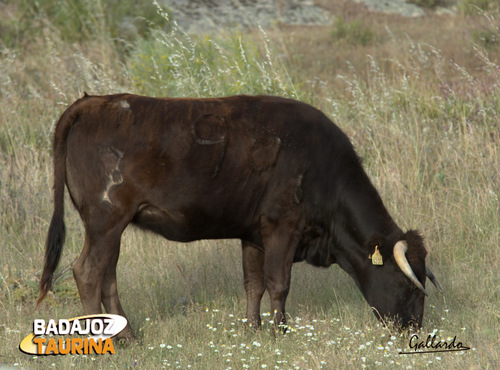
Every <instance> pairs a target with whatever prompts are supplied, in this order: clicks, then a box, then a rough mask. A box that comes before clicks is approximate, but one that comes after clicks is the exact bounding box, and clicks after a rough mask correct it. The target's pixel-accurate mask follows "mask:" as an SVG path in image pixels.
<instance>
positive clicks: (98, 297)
mask: <svg viewBox="0 0 500 370" xmlns="http://www.w3.org/2000/svg"><path fill="white" fill-rule="evenodd" d="M103 214H105V213H101V216H102V215H103ZM103 220H104V221H103ZM111 220H115V221H114V222H112V221H111ZM99 221H100V224H98V225H97V223H96V225H93V224H92V223H86V225H85V246H84V248H83V251H82V253H81V255H80V257H79V258H78V260H77V261H76V263H75V266H74V268H73V276H74V277H75V280H76V284H77V287H78V291H79V293H80V300H81V302H82V305H83V310H84V313H85V314H87V315H89V314H96V313H101V312H102V307H101V304H104V307H105V309H106V312H108V313H113V314H119V315H122V316H125V314H124V312H123V309H122V307H121V304H120V301H119V298H118V294H117V287H116V264H117V262H118V255H119V252H120V238H121V234H122V232H123V230H124V228H125V226H126V225H127V224H128V221H126V220H125V219H124V218H123V216H121V217H120V216H118V215H116V214H115V215H107V216H106V218H104V219H103V218H102V217H101V218H100V220H99ZM118 336H119V337H120V338H126V337H129V338H130V337H131V338H133V337H134V334H133V333H132V330H131V328H130V325H128V324H127V327H126V328H125V329H124V330H123V331H122V332H121V333H120V334H119V335H118Z"/></svg>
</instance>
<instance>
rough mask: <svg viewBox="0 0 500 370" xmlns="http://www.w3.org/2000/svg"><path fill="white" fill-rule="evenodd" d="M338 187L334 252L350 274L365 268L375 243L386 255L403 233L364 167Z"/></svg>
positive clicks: (354, 172) (351, 173)
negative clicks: (340, 187)
mask: <svg viewBox="0 0 500 370" xmlns="http://www.w3.org/2000/svg"><path fill="white" fill-rule="evenodd" d="M349 172H350V177H345V180H344V183H343V184H342V185H343V187H342V189H339V190H340V191H339V196H338V198H337V205H336V208H337V210H336V211H335V216H336V217H334V226H333V228H334V230H333V233H334V239H335V243H334V245H333V246H332V247H333V248H334V250H332V254H333V255H334V256H335V259H336V262H337V263H338V264H339V265H340V266H341V267H342V268H343V269H344V270H346V271H347V272H348V273H350V274H351V275H352V274H353V273H354V271H357V273H356V275H358V273H359V270H360V269H363V267H362V266H364V265H365V264H366V262H367V261H368V255H369V254H370V253H373V250H372V248H373V246H374V245H375V243H376V244H378V245H380V246H381V248H382V253H385V254H386V255H387V254H389V253H391V252H392V247H393V246H394V244H395V243H396V241H397V240H398V238H399V237H400V236H401V235H402V231H401V229H400V228H399V227H398V226H397V225H396V223H395V222H394V220H393V219H392V217H391V215H390V214H389V212H388V211H387V209H386V207H385V206H384V204H383V202H382V199H381V197H380V196H379V194H378V192H377V190H376V189H375V187H374V186H373V184H372V183H371V181H370V180H369V178H368V176H367V175H366V173H365V172H364V171H363V170H362V169H361V168H357V169H353V170H352V171H349Z"/></svg>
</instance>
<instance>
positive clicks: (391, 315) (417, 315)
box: [358, 231, 442, 328]
mask: <svg viewBox="0 0 500 370" xmlns="http://www.w3.org/2000/svg"><path fill="white" fill-rule="evenodd" d="M378 248H379V247H378V246H376V247H375V250H374V251H373V252H374V253H373V255H370V258H371V259H372V262H370V261H369V260H368V259H367V265H365V267H366V268H365V270H364V272H365V274H364V276H363V278H361V279H359V281H358V285H359V286H360V288H361V291H362V292H363V295H364V296H365V298H366V300H367V301H368V303H369V304H370V306H371V307H372V309H373V311H374V313H375V315H376V316H377V318H378V319H379V320H382V321H385V320H387V319H388V320H391V321H393V322H394V323H396V324H397V325H399V326H401V327H403V328H407V327H410V326H415V327H420V326H421V325H422V318H423V313H424V299H425V296H426V295H427V292H426V290H425V280H426V276H427V277H429V279H430V280H431V282H432V283H433V284H434V285H435V286H436V288H437V289H438V290H439V291H440V292H441V293H442V289H441V286H440V285H439V283H438V282H437V280H436V278H435V277H434V275H433V274H432V272H431V271H430V269H429V268H428V267H427V266H426V264H425V256H426V254H427V252H426V250H425V248H424V246H423V241H422V238H421V237H420V236H419V235H418V233H417V232H415V231H409V232H408V233H406V234H405V235H404V236H403V237H402V238H401V240H399V241H398V242H396V243H395V244H394V246H393V247H392V251H391V250H387V246H385V248H384V246H382V247H381V248H380V249H381V252H382V254H379V251H378Z"/></svg>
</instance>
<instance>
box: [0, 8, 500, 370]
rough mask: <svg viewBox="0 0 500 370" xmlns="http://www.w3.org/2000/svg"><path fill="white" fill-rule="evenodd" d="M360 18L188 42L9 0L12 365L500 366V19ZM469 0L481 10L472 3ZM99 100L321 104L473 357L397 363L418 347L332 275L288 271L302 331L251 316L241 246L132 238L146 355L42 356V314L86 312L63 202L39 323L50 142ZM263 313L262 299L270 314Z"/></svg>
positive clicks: (173, 33) (438, 312) (0, 278)
mask: <svg viewBox="0 0 500 370" xmlns="http://www.w3.org/2000/svg"><path fill="white" fill-rule="evenodd" d="M413 2H414V3H419V4H421V5H423V6H425V7H426V11H427V15H426V16H425V17H420V18H403V17H400V16H397V15H383V14H374V13H368V12H367V11H366V10H364V8H363V7H361V6H360V5H356V4H354V3H352V2H349V1H341V0H331V1H330V0H318V1H316V3H317V4H318V5H321V6H323V7H324V8H326V9H328V10H330V11H332V14H335V16H336V17H335V19H334V21H333V22H332V24H331V25H328V26H287V25H280V24H275V25H273V26H272V27H270V28H266V29H265V30H264V29H259V28H255V29H254V30H251V31H248V30H230V29H228V30H225V31H221V32H219V33H217V34H213V35H211V36H209V35H186V34H184V33H183V32H182V30H180V29H179V28H178V27H177V26H176V24H175V22H173V21H172V19H171V17H169V16H168V10H167V9H164V12H165V13H162V11H158V9H157V8H156V6H155V5H154V4H153V3H150V2H149V1H140V2H134V1H120V2H118V1H109V2H106V1H93V0H92V1H91V0H81V1H77V0H58V1H51V0H39V1H38V2H32V1H28V0H16V1H0V13H1V14H2V15H1V16H0V243H1V244H0V248H1V258H0V367H3V366H6V367H17V366H20V367H25V368H34V367H40V366H46V367H49V366H55V367H61V368H67V367H92V368H136V367H137V368H157V367H175V368H195V369H206V368H214V369H219V368H220V369H225V368H232V369H242V368H251V369H256V368H283V369H288V368H297V369H299V368H300V369H302V368H304V369H306V368H307V369H308V368H312V369H316V368H322V367H323V368H362V367H367V368H376V367H383V368H387V367H389V368H391V367H394V368H399V367H404V368H422V367H426V366H429V367H436V368H443V369H449V368H464V369H495V368H499V367H500V349H499V347H500V273H499V265H500V249H499V246H500V211H499V199H498V197H499V194H500V151H499V146H500V145H499V144H500V129H499V121H500V120H499V110H500V63H499V61H500V59H499V57H500V31H499V25H500V19H499V18H500V10H499V4H498V2H497V1H495V0H490V1H488V0H477V1H469V0H458V1H456V2H455V5H454V6H453V10H454V15H450V14H442V15H440V14H438V13H439V12H437V11H436V10H435V9H434V8H433V6H435V5H441V4H445V5H449V4H450V2H446V1H438V0H435V1H432V0H428V1H424V0H422V1H413ZM473 4H475V5H477V6H473ZM84 91H86V92H88V93H89V94H108V93H116V92H133V93H141V94H148V95H155V96H167V95H168V96H223V95H231V94H237V93H246V94H257V93H263V94H276V95H283V96H289V97H293V98H297V99H300V100H302V101H305V102H308V103H311V104H313V105H315V106H316V107H318V108H320V109H322V110H323V111H324V112H325V113H326V114H327V115H328V116H330V117H331V118H332V119H333V120H334V121H335V122H336V123H337V124H338V125H339V126H340V127H341V128H342V129H343V130H344V131H345V132H346V133H347V134H348V135H349V137H350V138H351V140H352V142H353V143H354V145H355V147H356V149H357V151H358V153H359V154H360V155H361V156H362V157H363V158H364V164H365V168H366V170H367V172H368V174H369V175H370V177H371V179H372V180H373V182H374V183H375V185H376V187H377V189H379V192H380V194H381V196H382V198H383V199H384V201H385V203H386V206H387V207H388V209H389V211H390V212H391V214H392V215H393V216H394V218H395V220H396V222H397V223H398V224H399V225H400V226H401V227H402V228H403V229H408V228H418V229H419V230H420V231H421V232H422V234H423V235H424V236H425V239H426V246H427V249H428V251H429V256H428V264H429V265H430V267H431V268H432V269H433V271H434V273H435V275H436V276H437V277H438V279H439V281H440V282H441V285H442V286H443V288H444V290H445V294H444V295H440V294H439V293H438V292H437V291H436V290H435V289H434V288H433V287H432V286H429V288H428V291H429V293H430V294H429V297H428V299H427V300H426V312H425V316H424V322H423V329H422V330H421V332H420V333H419V335H420V337H421V339H425V338H426V337H427V335H428V334H429V333H436V334H437V335H438V336H439V338H442V339H446V340H448V341H449V340H450V339H451V338H453V337H454V336H457V342H458V341H460V342H462V343H463V344H464V345H466V346H470V347H472V349H471V350H470V351H467V352H450V353H437V354H428V355H407V356H402V355H399V354H398V352H399V351H400V350H407V349H408V336H405V335H400V334H397V333H394V332H391V331H390V330H389V329H387V328H384V327H382V326H380V325H379V324H378V323H377V322H376V320H375V318H374V316H373V314H372V313H371V312H370V309H369V307H368V305H367V304H366V302H365V301H364V299H363V297H362V296H361V293H360V292H359V291H358V289H357V288H356V287H355V284H354V283H353V282H352V280H351V279H350V278H349V277H348V276H347V274H345V273H344V272H343V271H342V270H341V269H340V268H338V266H333V267H331V268H329V269H318V268H313V267H311V266H307V265H305V264H297V265H295V266H294V271H293V277H292V287H291V292H290V295H289V299H288V304H287V307H288V314H289V323H290V326H291V330H290V332H289V333H287V334H286V335H279V336H277V337H276V338H273V336H272V335H271V334H270V326H269V323H268V321H269V320H270V317H269V316H264V317H263V319H264V321H265V322H264V329H263V330H262V331H257V332H254V331H251V330H247V329H245V325H244V323H243V322H242V321H243V316H244V308H245V295H244V289H243V283H242V269H241V256H240V246H239V244H238V243H237V242H236V241H211V242H207V241H200V242H197V243H190V244H176V243H171V242H168V241H166V240H163V239H161V238H159V237H156V236H154V235H151V234H146V233H143V232H139V231H137V230H134V229H127V230H126V232H125V234H124V236H123V239H122V252H121V258H120V261H119V264H118V284H119V290H120V292H121V300H122V303H123V305H124V308H125V311H126V312H127V313H128V318H129V320H130V321H131V324H132V327H133V328H134V330H135V332H136V333H137V335H138V337H139V341H140V343H139V344H134V345H130V346H128V347H125V348H119V347H116V349H117V354H116V355H114V356H92V355H89V356H65V357H54V356H50V357H32V356H28V355H25V354H22V353H21V352H20V351H19V349H18V345H19V343H20V341H21V339H22V338H24V337H25V336H26V335H27V334H29V332H30V331H31V329H32V327H31V325H32V322H33V319H35V318H44V319H49V318H70V317H75V316H78V315H80V314H81V313H82V312H81V305H80V302H79V298H78V293H77V290H76V286H75V283H74V280H73V278H72V273H71V266H72V264H73V263H74V261H75V259H76V258H77V257H78V255H79V252H80V251H81V248H82V245H83V229H82V225H81V223H80V221H79V218H78V215H77V214H76V212H75V210H74V209H73V208H72V206H71V205H70V201H69V199H68V198H67V199H66V204H67V207H66V210H67V211H66V226H67V238H66V244H65V249H64V252H63V257H62V260H61V263H60V266H59V269H58V271H57V277H56V280H55V284H54V287H53V291H52V292H51V293H50V294H49V296H48V298H47V299H46V300H45V301H44V303H43V304H42V305H41V307H39V309H38V310H37V311H34V307H35V302H36V299H37V296H38V281H39V276H40V273H41V268H42V262H43V253H44V240H45V237H46V232H47V229H48V223H49V221H50V217H51V214H52V192H51V188H52V163H51V150H52V149H51V140H52V136H51V135H52V132H53V128H54V125H55V122H56V120H57V118H58V117H59V116H60V114H61V113H62V112H63V111H64V109H65V107H66V106H67V105H68V104H70V103H71V102H72V101H74V100H75V99H76V98H78V97H81V96H82V95H83V92H84ZM267 309H268V302H267V296H265V297H264V300H263V307H262V312H264V314H265V313H266V310H267Z"/></svg>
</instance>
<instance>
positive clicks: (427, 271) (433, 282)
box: [425, 265, 443, 294]
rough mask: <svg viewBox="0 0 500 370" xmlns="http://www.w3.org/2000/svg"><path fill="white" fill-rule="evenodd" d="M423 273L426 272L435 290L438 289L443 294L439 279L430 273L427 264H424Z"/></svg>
mask: <svg viewBox="0 0 500 370" xmlns="http://www.w3.org/2000/svg"><path fill="white" fill-rule="evenodd" d="M425 273H426V274H427V277H428V278H429V279H430V281H431V282H432V284H434V286H435V287H436V289H437V290H439V293H441V294H443V288H441V285H440V284H439V281H437V279H436V277H435V276H434V274H433V273H432V271H431V269H430V268H429V266H427V265H426V266H425Z"/></svg>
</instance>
